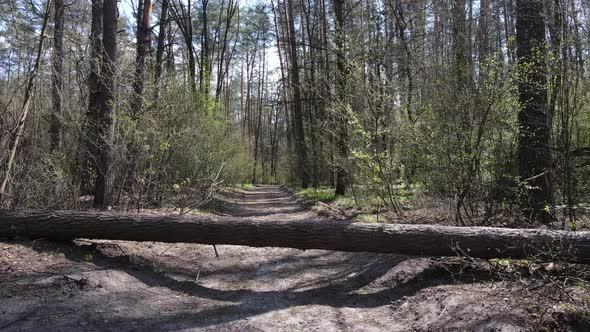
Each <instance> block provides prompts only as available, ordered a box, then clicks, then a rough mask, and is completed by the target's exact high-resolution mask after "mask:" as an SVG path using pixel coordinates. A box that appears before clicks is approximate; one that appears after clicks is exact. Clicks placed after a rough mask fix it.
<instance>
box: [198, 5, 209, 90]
mask: <svg viewBox="0 0 590 332" xmlns="http://www.w3.org/2000/svg"><path fill="white" fill-rule="evenodd" d="M201 4H202V6H203V8H202V10H203V12H202V20H203V30H202V32H201V59H200V60H201V61H200V63H199V91H200V92H201V94H202V95H203V96H207V95H208V94H209V81H210V79H211V77H210V72H209V55H210V51H209V22H208V16H207V6H208V5H209V0H201Z"/></svg>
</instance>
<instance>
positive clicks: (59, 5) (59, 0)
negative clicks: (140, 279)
mask: <svg viewBox="0 0 590 332" xmlns="http://www.w3.org/2000/svg"><path fill="white" fill-rule="evenodd" d="M64 10H65V7H64V0H55V8H54V19H53V20H54V27H53V29H54V30H53V53H52V54H51V64H52V67H53V70H52V72H51V88H52V89H51V97H52V101H53V112H52V114H51V124H50V128H49V136H50V138H51V151H60V150H61V117H62V112H63V110H62V90H63V56H64V53H63V43H64Z"/></svg>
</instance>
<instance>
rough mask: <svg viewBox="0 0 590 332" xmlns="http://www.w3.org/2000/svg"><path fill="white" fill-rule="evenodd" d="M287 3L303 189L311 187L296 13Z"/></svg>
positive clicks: (294, 104) (294, 115)
mask: <svg viewBox="0 0 590 332" xmlns="http://www.w3.org/2000/svg"><path fill="white" fill-rule="evenodd" d="M285 1H286V2H287V8H288V9H287V13H286V15H287V16H288V20H287V24H288V26H289V44H290V51H291V86H292V89H293V123H294V127H295V128H294V129H295V149H296V150H297V159H298V160H297V163H298V165H297V168H298V169H299V173H300V174H299V177H300V180H301V187H303V188H307V186H308V185H309V173H308V171H307V148H306V145H305V129H304V127H303V105H302V103H301V83H300V81H299V65H298V62H297V60H298V56H297V43H296V34H295V21H294V20H295V18H294V15H295V11H294V10H293V0H285Z"/></svg>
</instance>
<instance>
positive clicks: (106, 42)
mask: <svg viewBox="0 0 590 332" xmlns="http://www.w3.org/2000/svg"><path fill="white" fill-rule="evenodd" d="M102 10H103V15H102V28H103V32H102V59H101V60H102V63H101V78H100V89H99V90H100V94H99V98H98V100H97V101H96V104H97V106H98V114H97V131H98V142H97V145H98V154H99V156H98V170H97V173H96V181H95V188H94V191H95V194H94V206H95V207H97V208H105V207H107V206H109V205H110V204H111V198H112V197H111V196H112V184H113V156H112V154H113V153H112V143H113V137H114V103H115V75H116V61H117V0H104V2H103V7H102Z"/></svg>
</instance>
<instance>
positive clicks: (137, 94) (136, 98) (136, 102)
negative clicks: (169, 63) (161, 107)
mask: <svg viewBox="0 0 590 332" xmlns="http://www.w3.org/2000/svg"><path fill="white" fill-rule="evenodd" d="M141 1H143V6H141V12H140V13H138V14H137V34H136V36H137V53H136V55H135V74H134V81H133V99H132V105H131V112H132V115H133V116H135V117H137V116H139V115H140V114H141V112H142V111H143V89H144V84H143V81H144V72H145V60H146V57H147V52H148V50H149V48H150V24H151V23H150V19H151V15H152V0H141Z"/></svg>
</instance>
